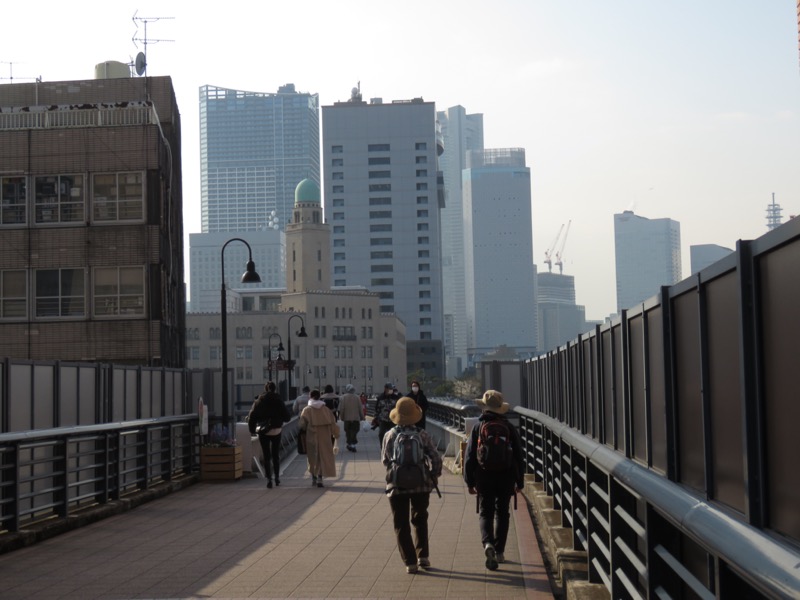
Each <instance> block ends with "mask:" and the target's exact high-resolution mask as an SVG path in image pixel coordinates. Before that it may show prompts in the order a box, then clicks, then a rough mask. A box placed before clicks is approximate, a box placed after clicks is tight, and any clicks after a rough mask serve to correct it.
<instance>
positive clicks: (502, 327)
mask: <svg viewBox="0 0 800 600" xmlns="http://www.w3.org/2000/svg"><path fill="white" fill-rule="evenodd" d="M464 249H465V260H464V264H465V272H466V285H465V288H466V297H467V319H468V323H469V329H468V332H469V338H468V352H469V354H470V365H469V366H471V365H472V364H474V362H475V361H476V360H479V359H480V357H481V356H483V355H485V354H486V353H488V352H490V351H492V350H493V349H495V348H497V347H498V346H500V345H505V346H508V347H510V348H513V349H514V350H515V351H516V352H517V354H518V355H519V356H520V357H521V358H527V357H530V356H532V355H533V354H534V353H535V351H536V341H537V340H536V337H537V333H536V297H535V267H534V264H533V234H532V232H531V174H530V169H529V168H528V167H526V166H525V150H524V149H522V148H499V149H492V150H483V151H471V152H469V153H468V155H467V169H466V170H465V171H464Z"/></svg>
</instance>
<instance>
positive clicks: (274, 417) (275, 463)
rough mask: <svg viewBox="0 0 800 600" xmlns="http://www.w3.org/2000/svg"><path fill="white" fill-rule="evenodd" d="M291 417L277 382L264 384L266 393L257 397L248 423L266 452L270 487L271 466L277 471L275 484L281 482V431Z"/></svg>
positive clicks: (266, 467)
mask: <svg viewBox="0 0 800 600" xmlns="http://www.w3.org/2000/svg"><path fill="white" fill-rule="evenodd" d="M291 418H292V416H291V415H290V414H289V409H288V408H286V404H285V403H284V402H283V398H281V395H280V394H279V393H278V392H277V391H275V384H274V383H273V382H272V381H269V382H267V383H266V384H264V393H262V394H261V395H260V396H259V397H258V398H256V400H255V402H253V407H252V408H251V409H250V413H249V414H248V415H247V425H248V427H249V429H250V433H251V434H256V433H257V434H258V441H259V442H260V443H261V452H262V453H263V454H264V472H265V474H266V476H267V487H268V488H272V469H271V468H270V467H272V468H273V469H274V471H275V485H276V486H278V485H280V484H281V480H280V466H281V457H280V452H281V431H282V429H283V424H284V423H288V422H289V420H290V419H291Z"/></svg>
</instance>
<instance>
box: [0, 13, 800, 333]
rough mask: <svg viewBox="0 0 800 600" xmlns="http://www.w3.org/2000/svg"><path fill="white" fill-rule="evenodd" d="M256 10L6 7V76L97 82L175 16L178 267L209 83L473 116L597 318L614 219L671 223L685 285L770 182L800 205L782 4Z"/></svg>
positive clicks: (538, 247) (796, 98)
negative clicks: (523, 185) (526, 185)
mask: <svg viewBox="0 0 800 600" xmlns="http://www.w3.org/2000/svg"><path fill="white" fill-rule="evenodd" d="M253 6H254V5H252V4H251V3H244V2H237V1H233V2H229V3H227V4H226V5H224V7H217V8H214V9H212V11H211V12H204V11H198V10H197V9H196V8H194V7H193V6H192V5H187V4H181V3H178V2H172V1H164V2H159V3H154V2H150V3H143V4H138V5H130V6H125V5H121V4H108V3H100V2H94V1H88V2H84V3H82V4H81V6H80V11H78V10H76V9H75V8H74V7H71V6H69V5H65V4H61V3H45V5H44V6H43V7H42V6H40V7H39V8H38V9H37V10H41V11H42V13H43V16H44V18H41V19H33V18H32V15H31V9H30V7H27V6H25V5H20V4H12V5H9V6H7V7H4V18H5V20H6V22H7V23H15V26H13V27H10V28H8V30H7V31H6V32H4V35H3V37H2V38H0V81H2V82H3V83H9V80H10V77H11V76H12V75H13V77H14V79H15V80H16V81H20V82H22V81H29V80H31V79H33V78H35V77H39V76H41V77H42V78H43V80H45V81H60V80H76V79H91V78H93V76H94V66H95V64H97V63H101V62H103V61H107V60H117V61H129V60H132V59H133V57H135V56H136V54H137V52H138V51H140V50H143V49H144V45H143V39H144V23H143V22H142V21H139V23H138V25H139V26H138V30H137V29H136V26H135V24H134V22H133V20H132V17H133V15H134V13H136V14H137V16H138V17H142V18H144V17H174V18H173V19H169V20H167V19H164V20H161V21H156V22H152V21H151V22H149V23H148V24H147V37H148V40H149V42H150V43H149V44H148V46H147V54H148V62H149V66H148V74H149V75H169V76H171V77H172V79H173V83H174V86H175V90H176V95H177V102H178V107H179V109H180V112H181V122H182V137H183V149H184V153H183V176H184V180H183V198H184V216H185V222H184V230H185V233H186V238H187V240H186V244H185V247H186V249H187V250H186V259H187V260H186V267H187V269H186V270H187V273H188V234H189V233H194V232H199V231H200V230H201V229H200V177H199V173H200V167H199V142H198V140H199V121H198V110H199V102H198V98H199V88H200V87H201V86H202V85H206V84H208V85H215V86H220V87H228V88H235V89H242V90H249V91H256V92H273V91H275V90H277V89H278V87H279V86H281V85H283V84H286V83H294V84H295V86H296V88H297V90H298V91H301V92H309V93H316V94H319V98H320V106H327V105H331V104H333V103H334V102H336V101H339V100H346V99H347V98H348V97H349V94H350V89H351V88H352V87H354V86H356V85H358V83H359V82H360V84H361V89H362V93H363V95H364V98H365V99H369V98H371V97H382V98H383V99H384V101H385V102H389V101H391V100H393V99H407V98H413V97H419V96H421V97H423V98H424V99H425V100H426V101H429V102H435V103H436V109H437V110H445V109H447V108H448V107H451V106H455V105H462V106H464V108H465V109H466V111H467V113H469V114H473V113H482V114H483V115H484V137H485V146H486V147H487V148H501V147H520V148H524V149H525V151H526V155H527V164H528V166H529V167H530V168H531V183H532V219H533V225H532V227H533V236H534V237H533V243H534V261H535V262H536V263H537V265H539V270H540V271H543V270H546V266H545V265H544V263H543V260H544V252H545V250H546V249H547V248H548V247H549V246H550V245H551V244H552V243H553V241H554V239H555V236H556V234H557V233H558V230H559V228H560V226H561V224H562V223H566V222H567V221H569V220H572V225H571V229H570V234H569V239H568V240H567V242H566V247H565V250H564V273H565V274H570V275H574V276H575V285H576V300H577V302H578V303H579V304H583V305H585V306H586V317H587V318H588V319H601V318H603V317H604V316H606V315H607V314H609V313H611V312H613V311H614V309H615V277H614V220H613V215H614V214H615V213H619V212H622V211H623V210H626V209H629V210H630V209H632V210H634V211H635V212H636V214H639V215H641V216H644V217H647V218H651V219H655V218H663V217H667V218H671V219H674V220H676V221H679V222H680V224H681V238H682V254H683V271H682V275H683V277H687V276H689V272H690V267H689V261H688V258H689V250H688V249H689V246H690V245H696V244H719V245H722V246H725V247H730V248H733V247H734V246H735V243H736V240H737V239H740V238H744V239H751V238H755V237H758V236H760V235H762V234H763V233H765V232H766V219H765V216H766V207H767V205H768V204H769V202H771V199H772V196H771V195H772V193H775V198H776V201H777V202H778V203H780V204H781V206H782V207H783V213H784V216H785V217H787V216H788V215H792V214H798V213H800V194H799V193H798V188H800V169H798V164H800V65H799V64H798V39H797V38H798V32H797V13H796V8H797V7H796V3H795V2H793V1H792V0H782V1H778V0H773V1H771V2H759V3H754V2H744V1H738V2H730V1H729V0H728V1H723V0H709V1H707V2H702V3H698V2H692V1H690V0H676V1H675V2H672V3H670V4H669V5H664V4H663V3H641V2H636V1H635V0H612V1H610V2H605V3H597V2H594V1H591V0H576V1H575V2H572V3H561V2H554V1H528V2H526V1H522V0H519V1H517V0H503V1H500V2H497V3H494V4H492V5H491V6H490V5H488V4H487V3H479V2H474V1H465V2H453V1H442V2H436V3H426V2H422V1H419V0H411V1H410V2H407V3H404V4H403V5H402V7H399V8H398V7H396V6H389V5H383V4H379V3H369V2H363V1H354V0H353V1H341V2H337V3H328V2H323V1H314V0H312V1H309V2H305V3H302V4H280V5H275V6H269V5H259V6H258V8H257V9H254V8H253ZM222 8H224V10H222ZM254 10H258V11H259V12H257V13H255V12H254ZM137 11H138V12H137ZM132 37H136V38H138V39H139V42H138V48H137V46H136V45H134V43H133V41H132V39H131V38H132ZM156 40H174V41H172V42H169V41H156ZM12 63H13V64H12Z"/></svg>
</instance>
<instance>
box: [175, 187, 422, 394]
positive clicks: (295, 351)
mask: <svg viewBox="0 0 800 600" xmlns="http://www.w3.org/2000/svg"><path fill="white" fill-rule="evenodd" d="M285 235H286V266H285V272H286V287H285V289H281V290H275V289H272V290H269V289H248V288H243V287H242V286H241V285H240V284H239V285H238V289H229V290H228V306H229V309H228V316H227V321H228V334H229V336H230V339H229V340H228V351H229V355H228V358H229V360H228V365H229V367H230V368H232V369H233V374H234V378H233V380H234V383H235V384H236V386H237V388H236V389H237V394H238V395H239V396H240V397H241V398H240V400H239V401H241V402H250V401H252V398H250V397H248V396H247V394H245V393H243V392H242V390H248V389H249V388H248V387H247V386H254V388H255V387H260V386H261V385H263V382H264V381H267V380H268V379H270V378H272V379H276V375H277V381H278V382H279V383H281V385H282V386H284V384H283V382H284V381H286V372H285V371H281V372H277V373H276V372H275V371H272V372H270V369H269V362H268V361H269V359H270V358H271V359H272V360H277V359H278V356H279V354H280V358H282V359H289V358H290V357H289V354H288V352H289V344H288V340H289V336H291V359H292V360H294V361H295V365H294V371H293V373H292V388H293V389H292V392H291V394H290V397H292V398H293V397H294V396H295V392H296V389H299V388H300V387H302V386H303V385H305V384H308V385H309V386H317V385H325V384H326V383H329V384H331V385H333V386H334V387H335V388H337V389H338V390H342V389H344V386H345V385H346V384H347V383H352V384H353V385H355V386H356V388H357V389H358V390H359V391H362V390H363V391H365V392H366V393H368V394H372V393H375V392H380V391H381V390H382V389H383V384H384V383H385V382H386V381H392V382H394V383H396V384H397V386H398V388H400V389H403V390H404V391H405V389H404V388H405V386H406V385H408V382H407V381H406V376H407V371H406V327H405V324H404V323H403V322H402V321H401V320H400V319H398V318H397V316H396V315H395V314H394V313H386V312H381V305H380V302H381V300H380V297H379V296H378V295H377V294H375V293H371V292H370V291H368V290H367V289H365V288H363V287H359V286H350V287H332V286H331V285H330V278H331V269H330V266H331V226H330V225H328V224H326V223H324V222H323V216H322V203H321V199H320V190H319V186H318V185H317V184H316V183H315V182H313V181H311V180H304V181H302V182H300V184H299V185H298V186H297V188H296V191H295V207H294V209H293V211H292V219H291V222H290V223H289V224H288V225H287V226H286V233H285ZM229 237H234V235H233V234H230V236H229ZM223 243H224V242H223ZM233 247H234V245H233V244H232V245H231V246H229V248H233ZM227 262H228V261H227V257H226V263H227ZM244 267H245V260H242V261H241V263H240V264H239V265H237V267H234V271H233V273H234V276H233V277H232V278H231V279H235V278H238V276H239V275H241V273H242V272H243V271H244ZM260 270H261V266H260V265H259V264H258V262H256V271H258V272H259V273H260ZM225 275H226V279H228V271H227V267H226V273H225ZM236 287H237V284H234V288H236ZM218 303H219V300H218ZM218 310H219V309H218ZM218 310H217V312H215V313H189V314H188V315H187V342H186V344H187V365H188V366H189V367H191V368H207V367H208V368H219V367H220V366H221V351H222V342H221V337H220V336H221V331H220V315H219V312H218ZM295 316H298V317H300V318H299V319H297V318H294V319H292V317H295ZM290 319H292V320H291V322H290ZM301 324H302V325H303V326H304V327H305V330H306V332H307V335H308V337H304V338H301V337H298V336H297V335H296V333H297V331H299V329H300V326H301ZM279 345H280V347H282V350H280V349H279ZM281 389H282V391H283V393H284V394H286V389H285V387H282V388H281Z"/></svg>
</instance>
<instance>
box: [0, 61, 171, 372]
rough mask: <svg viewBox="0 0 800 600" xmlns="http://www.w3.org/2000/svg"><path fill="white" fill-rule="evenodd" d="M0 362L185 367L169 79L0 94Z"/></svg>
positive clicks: (16, 88)
mask: <svg viewBox="0 0 800 600" xmlns="http://www.w3.org/2000/svg"><path fill="white" fill-rule="evenodd" d="M0 107H2V109H0V207H2V208H1V209H0V232H1V233H0V235H2V240H3V251H2V253H0V356H2V357H12V358H25V359H30V360H42V359H45V360H66V361H97V362H113V363H128V364H141V365H153V366H170V367H183V366H184V362H185V360H184V358H185V357H184V347H185V345H184V319H185V290H184V272H183V226H182V223H183V215H182V198H181V138H180V115H179V111H178V106H177V103H176V101H175V94H174V90H173V87H172V81H171V79H170V78H169V77H147V78H136V79H131V78H129V77H126V78H118V79H102V80H85V81H67V82H50V83H44V82H36V83H15V84H13V85H11V84H9V85H0Z"/></svg>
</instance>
